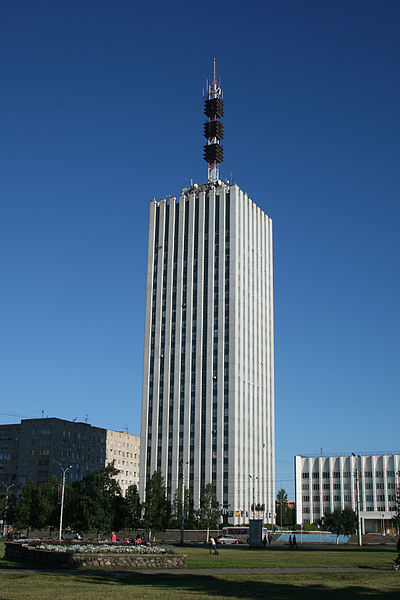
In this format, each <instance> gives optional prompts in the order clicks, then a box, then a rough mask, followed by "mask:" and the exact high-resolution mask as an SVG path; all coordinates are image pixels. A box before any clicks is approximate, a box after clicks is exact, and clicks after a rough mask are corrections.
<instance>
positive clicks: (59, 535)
mask: <svg viewBox="0 0 400 600" xmlns="http://www.w3.org/2000/svg"><path fill="white" fill-rule="evenodd" d="M59 467H60V469H61V471H62V483H61V507H60V529H59V530H58V541H59V542H61V539H62V524H63V512H64V489H65V474H66V472H67V471H68V470H69V469H72V465H69V467H63V466H62V465H59Z"/></svg>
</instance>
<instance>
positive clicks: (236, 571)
mask: <svg viewBox="0 0 400 600" xmlns="http://www.w3.org/2000/svg"><path fill="white" fill-rule="evenodd" d="M387 571H392V567H391V566H388V567H384V568H372V567H356V568H352V567H349V568H346V567H343V568H341V567H293V568H291V569H289V568H285V567H283V568H268V567H265V568H264V567H263V568H248V569H241V568H226V569H223V568H215V569H213V568H210V569H185V568H182V569H132V570H131V569H125V570H122V569H118V570H117V569H0V574H1V573H7V574H10V573H21V574H26V575H28V574H31V575H32V574H34V573H40V574H47V575H67V574H71V575H116V574H117V575H127V574H129V575H134V574H139V575H210V576H213V575H228V574H229V575H246V574H247V575H253V574H257V575H259V574H263V575H268V574H271V573H277V574H279V573H281V574H283V573H284V574H293V573H364V572H366V573H377V572H378V573H384V572H387Z"/></svg>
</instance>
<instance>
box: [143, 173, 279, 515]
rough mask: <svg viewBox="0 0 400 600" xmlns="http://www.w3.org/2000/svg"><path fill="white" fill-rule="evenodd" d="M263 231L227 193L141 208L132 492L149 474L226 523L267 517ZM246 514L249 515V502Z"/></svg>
mask: <svg viewBox="0 0 400 600" xmlns="http://www.w3.org/2000/svg"><path fill="white" fill-rule="evenodd" d="M272 275H273V273H272V222H271V219H270V218H269V217H268V216H267V215H266V214H265V213H264V212H263V211H262V210H261V208H260V207H259V206H257V205H256V204H255V203H254V202H253V201H252V200H251V199H250V198H249V197H248V196H247V194H246V193H244V192H243V191H242V190H241V189H239V187H238V186H237V185H228V184H226V183H224V182H222V181H220V180H217V181H216V182H209V183H207V184H205V185H201V186H199V185H197V184H194V185H193V186H192V187H190V188H185V189H183V190H182V193H181V196H180V198H179V201H177V200H176V199H175V198H169V199H163V200H160V201H156V200H153V201H152V202H151V203H150V220H149V241H148V263H147V289H146V316H145V336H144V365H143V397H142V424H141V463H140V490H141V497H142V498H144V496H145V486H146V480H147V479H148V478H149V477H150V476H151V475H152V474H153V473H154V471H155V470H158V469H160V470H161V472H162V474H163V477H164V479H165V483H166V486H167V492H168V497H169V499H172V498H173V496H174V493H175V491H176V488H177V485H178V482H179V480H181V479H182V478H183V479H184V485H185V487H188V488H189V489H190V494H191V497H192V499H193V501H194V506H195V508H197V507H198V506H199V503H200V499H201V497H202V494H203V491H204V488H205V486H206V485H207V484H208V483H211V484H212V486H213V487H214V489H215V491H216V494H217V498H218V500H219V502H220V505H221V508H222V507H223V508H224V509H225V512H227V514H228V515H229V517H230V518H229V521H230V522H231V523H236V524H241V523H244V522H247V521H248V519H249V516H256V517H260V518H261V517H262V516H263V517H264V519H266V520H268V519H269V520H271V518H273V515H274V512H275V509H274V500H275V434H274V346H273V281H272ZM253 503H254V504H256V505H258V509H259V510H258V511H257V512H256V511H254V509H253V511H252V509H251V505H252V504H253Z"/></svg>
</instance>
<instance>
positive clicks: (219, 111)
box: [204, 58, 224, 183]
mask: <svg viewBox="0 0 400 600" xmlns="http://www.w3.org/2000/svg"><path fill="white" fill-rule="evenodd" d="M204 114H205V115H206V116H207V117H208V121H207V122H206V123H205V124H204V136H205V137H206V138H207V144H206V145H205V146H204V160H205V161H206V162H207V163H208V182H209V183H215V182H216V181H217V180H218V179H219V164H220V163H222V161H223V148H222V146H221V144H220V141H221V140H222V139H223V137H224V128H223V125H222V123H221V122H220V119H221V118H222V117H223V116H224V101H223V99H222V90H221V88H220V86H219V85H218V81H217V69H216V65H215V58H214V59H213V79H212V82H211V83H210V85H209V86H208V93H207V98H206V100H205V101H204Z"/></svg>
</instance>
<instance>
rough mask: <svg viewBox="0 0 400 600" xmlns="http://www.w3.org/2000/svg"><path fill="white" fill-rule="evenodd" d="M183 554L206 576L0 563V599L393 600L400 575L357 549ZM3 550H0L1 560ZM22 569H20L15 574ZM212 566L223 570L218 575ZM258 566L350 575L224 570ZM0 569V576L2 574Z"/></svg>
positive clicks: (378, 553)
mask: <svg viewBox="0 0 400 600" xmlns="http://www.w3.org/2000/svg"><path fill="white" fill-rule="evenodd" d="M178 551H179V552H181V551H182V552H185V553H186V554H187V555H188V567H189V568H191V569H195V568H209V569H210V571H209V572H207V573H205V574H204V573H202V572H199V573H198V574H195V575H193V574H187V573H185V571H184V570H183V571H182V573H180V574H178V575H176V574H169V573H168V571H165V572H164V573H162V574H152V573H151V572H149V574H140V573H132V572H131V571H129V570H126V571H125V572H121V571H119V572H113V571H110V572H109V573H108V572H99V573H93V571H87V570H86V571H85V570H82V571H80V572H78V573H77V572H73V573H72V572H71V573H68V571H66V572H65V573H62V574H59V573H52V572H51V569H49V572H48V573H35V572H33V573H26V574H25V573H17V572H14V573H7V572H5V570H4V568H5V567H7V566H8V567H9V566H12V565H10V564H7V563H5V561H4V560H0V600H22V599H24V600H47V599H50V598H51V599H52V600H59V599H60V600H61V599H64V598H65V599H68V600H82V598H84V599H85V600H109V599H110V598H112V599H113V600H120V599H121V600H131V599H140V600H150V599H151V600H153V599H160V600H175V599H176V600H181V599H193V600H198V599H205V600H211V599H212V600H219V599H222V598H225V599H227V598H228V599H229V598H230V599H231V600H235V599H237V600H241V599H248V600H250V599H253V598H255V599H261V598H262V599H266V600H275V599H280V600H281V599H287V600H292V599H293V600H294V599H296V600H299V599H303V598H304V599H307V600H317V599H318V600H320V598H321V595H322V594H324V600H361V599H366V598H367V599H376V600H381V599H382V600H391V599H393V600H394V599H395V598H396V600H399V598H400V573H395V572H394V571H391V570H390V568H391V563H392V560H393V558H394V556H395V554H394V553H393V552H392V551H387V550H373V549H369V548H363V549H336V548H329V549H327V550H312V549H304V550H299V551H298V552H293V551H289V550H287V549H284V550H283V549H282V550H281V549H277V548H275V549H271V550H259V551H258V550H249V549H247V548H244V547H242V548H222V549H221V550H220V554H219V556H210V555H209V554H208V549H207V548H204V547H201V548H184V549H182V550H181V549H178ZM1 556H2V548H1V545H0V557H1ZM21 567H22V568H23V567H24V565H20V568H21ZM213 567H218V568H226V569H227V572H226V573H224V574H218V573H215V572H213V571H212V568H213ZM252 567H253V568H255V567H257V568H259V567H275V568H276V567H277V568H280V567H289V568H290V567H305V568H307V567H339V568H340V567H354V568H360V570H359V571H358V572H357V573H293V574H285V573H279V572H277V573H270V574H259V573H254V572H252V571H251V570H248V571H247V572H246V571H244V572H243V573H234V572H231V573H230V572H229V569H230V568H243V569H251V568H252ZM363 567H364V568H365V567H375V568H385V569H387V571H385V572H382V571H376V572H375V573H373V572H369V571H368V572H367V571H363ZM2 568H3V570H2Z"/></svg>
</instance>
